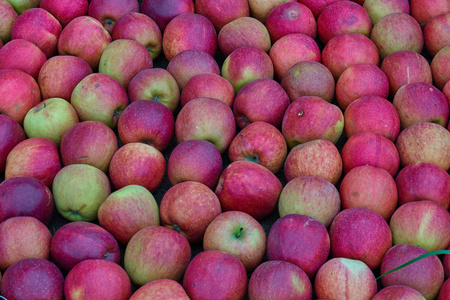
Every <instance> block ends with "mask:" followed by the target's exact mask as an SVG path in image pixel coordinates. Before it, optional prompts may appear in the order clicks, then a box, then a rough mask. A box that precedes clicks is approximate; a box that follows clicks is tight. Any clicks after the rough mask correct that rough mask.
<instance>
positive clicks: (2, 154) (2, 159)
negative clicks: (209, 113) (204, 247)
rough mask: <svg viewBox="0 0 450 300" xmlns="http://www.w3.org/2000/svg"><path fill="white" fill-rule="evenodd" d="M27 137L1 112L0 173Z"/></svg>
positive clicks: (13, 121) (21, 129) (20, 127)
mask: <svg viewBox="0 0 450 300" xmlns="http://www.w3.org/2000/svg"><path fill="white" fill-rule="evenodd" d="M26 137H27V136H26V134H25V131H24V130H23V128H22V126H20V125H19V123H17V122H16V121H15V120H13V119H12V118H10V117H8V116H7V115H3V114H0V174H3V173H4V172H5V167H6V158H7V157H8V154H9V152H11V150H12V149H13V148H14V147H15V146H16V145H17V144H18V143H20V142H21V141H23V140H25V139H26ZM214 186H215V185H214Z"/></svg>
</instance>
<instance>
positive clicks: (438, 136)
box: [395, 122, 450, 172]
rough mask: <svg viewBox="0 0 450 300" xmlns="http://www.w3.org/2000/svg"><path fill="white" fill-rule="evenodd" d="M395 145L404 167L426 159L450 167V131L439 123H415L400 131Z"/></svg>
mask: <svg viewBox="0 0 450 300" xmlns="http://www.w3.org/2000/svg"><path fill="white" fill-rule="evenodd" d="M395 145H396V147H397V150H398V153H399V155H400V162H401V165H402V167H406V166H407V165H410V164H412V163H416V162H419V161H424V162H431V163H434V164H436V165H438V166H440V167H441V168H443V169H444V170H445V171H446V172H447V171H448V170H449V169H450V131H448V130H447V129H446V128H445V127H442V126H441V125H439V124H435V123H428V122H422V123H416V124H413V125H411V126H409V127H407V128H406V129H404V130H403V131H401V132H400V134H399V135H398V138H397V141H396V143H395Z"/></svg>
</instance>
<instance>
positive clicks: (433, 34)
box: [423, 9, 450, 56]
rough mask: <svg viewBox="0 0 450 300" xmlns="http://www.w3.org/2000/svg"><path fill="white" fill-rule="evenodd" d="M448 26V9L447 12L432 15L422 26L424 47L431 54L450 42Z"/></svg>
mask: <svg viewBox="0 0 450 300" xmlns="http://www.w3.org/2000/svg"><path fill="white" fill-rule="evenodd" d="M449 28H450V9H449V12H448V13H445V14H440V15H437V16H435V17H433V18H432V19H430V21H429V22H428V23H427V24H425V26H424V27H423V39H424V43H425V48H426V49H427V51H428V53H430V55H431V56H435V55H436V53H438V52H439V50H441V49H442V48H444V47H445V46H447V45H448V44H450V34H449Z"/></svg>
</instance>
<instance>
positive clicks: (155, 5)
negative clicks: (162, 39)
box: [141, 0, 195, 32]
mask: <svg viewBox="0 0 450 300" xmlns="http://www.w3.org/2000/svg"><path fill="white" fill-rule="evenodd" d="M194 10H195V8H194V1H193V0H142V2H141V12H142V13H143V14H146V15H147V16H149V17H150V18H152V19H153V20H154V21H155V22H156V24H158V26H159V29H161V32H164V30H165V28H166V26H167V24H168V23H169V22H170V21H171V20H172V19H173V18H175V17H176V16H178V15H181V14H185V13H194Z"/></svg>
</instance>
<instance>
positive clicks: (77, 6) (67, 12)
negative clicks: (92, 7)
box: [39, 0, 89, 27]
mask: <svg viewBox="0 0 450 300" xmlns="http://www.w3.org/2000/svg"><path fill="white" fill-rule="evenodd" d="M39 7H40V8H43V9H45V10H46V11H48V12H49V13H51V14H52V15H53V16H54V17H55V18H56V19H57V20H58V21H59V23H61V25H62V27H65V26H66V25H67V24H69V22H70V21H72V20H73V19H75V18H76V17H80V16H85V15H87V14H88V8H89V1H88V0H76V1H72V0H63V1H60V0H41V1H40V4H39Z"/></svg>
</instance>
